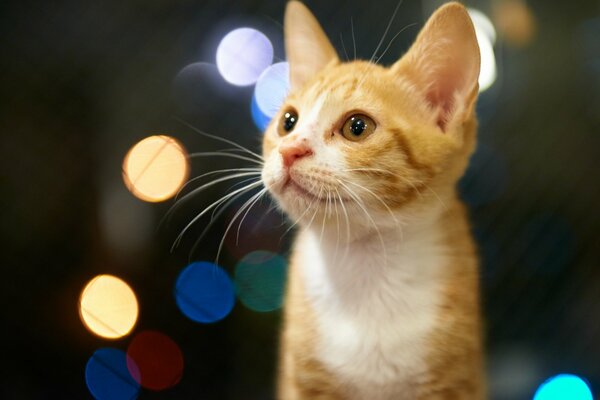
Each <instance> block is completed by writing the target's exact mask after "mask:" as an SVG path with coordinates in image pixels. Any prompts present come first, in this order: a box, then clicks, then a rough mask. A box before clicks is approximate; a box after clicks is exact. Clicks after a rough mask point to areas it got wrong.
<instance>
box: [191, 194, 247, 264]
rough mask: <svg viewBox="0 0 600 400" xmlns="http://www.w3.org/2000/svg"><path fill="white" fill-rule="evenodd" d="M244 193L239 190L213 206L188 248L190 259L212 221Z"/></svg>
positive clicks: (212, 223)
mask: <svg viewBox="0 0 600 400" xmlns="http://www.w3.org/2000/svg"><path fill="white" fill-rule="evenodd" d="M246 193H247V192H240V193H238V194H236V195H235V196H233V197H231V198H229V199H228V200H226V201H223V202H221V203H220V204H219V205H218V206H217V207H215V208H214V209H213V212H212V213H211V216H210V221H209V222H208V224H206V227H205V228H204V230H202V233H200V235H199V236H198V238H197V239H196V241H195V242H194V245H193V246H192V249H191V250H190V261H191V256H192V255H193V254H194V253H195V252H196V249H197V248H198V246H199V245H200V242H201V241H202V239H203V238H204V236H205V235H206V234H207V233H208V231H209V230H210V228H211V227H212V226H213V225H214V223H215V222H216V221H217V219H218V218H219V217H220V216H221V214H223V213H224V212H225V210H227V208H228V207H229V206H230V205H231V204H233V203H234V202H235V201H237V199H239V198H240V197H242V196H243V195H245V194H246ZM217 210H218V211H217ZM215 212H216V213H215Z"/></svg>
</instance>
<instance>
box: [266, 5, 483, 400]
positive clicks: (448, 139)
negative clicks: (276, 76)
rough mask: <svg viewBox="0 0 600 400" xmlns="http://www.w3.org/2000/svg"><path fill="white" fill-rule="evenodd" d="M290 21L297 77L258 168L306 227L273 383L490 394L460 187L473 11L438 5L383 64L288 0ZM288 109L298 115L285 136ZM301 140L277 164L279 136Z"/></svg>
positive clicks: (471, 82)
mask: <svg viewBox="0 0 600 400" xmlns="http://www.w3.org/2000/svg"><path fill="white" fill-rule="evenodd" d="M285 22H286V32H285V33H286V51H287V53H288V59H289V60H290V69H291V82H292V92H291V94H290V96H289V97H288V99H287V100H286V102H285V105H284V107H282V111H281V113H280V115H279V116H277V117H275V118H274V122H273V123H272V124H271V126H270V127H269V128H268V129H267V131H266V132H265V137H264V142H263V153H264V155H265V160H266V162H265V167H264V170H263V181H264V182H265V185H266V186H267V187H268V188H269V190H270V192H271V193H272V195H273V196H274V197H275V199H276V200H277V201H278V203H279V205H280V206H281V207H282V208H283V209H284V211H286V212H287V214H288V215H289V216H290V217H291V218H292V219H294V220H295V221H297V222H298V223H299V225H300V226H301V232H300V233H299V235H298V237H297V238H296V242H295V246H294V250H293V254H292V256H291V260H290V272H289V282H288V290H287V296H286V302H285V321H284V329H283V334H282V340H281V360H280V374H279V389H278V390H279V391H278V397H279V398H280V399H283V400H294V399H359V398H365V399H403V398H405V399H482V398H484V396H485V384H484V377H483V356H482V340H481V332H480V330H481V326H480V325H481V323H480V310H479V295H478V292H479V288H478V268H477V258H476V251H475V246H474V243H473V240H472V239H471V236H470V233H469V227H468V223H467V216H466V212H465V209H464V207H463V206H462V204H461V203H460V201H459V200H458V199H457V195H456V190H455V186H456V182H457V180H458V179H459V178H460V177H461V176H462V174H463V173H464V170H465V168H466V165H467V163H468V159H469V156H470V154H471V153H472V151H473V149H474V146H475V136H476V118H475V115H474V103H475V100H476V96H477V89H478V87H477V76H478V71H479V50H478V47H477V43H476V41H475V34H474V31H473V27H472V24H471V22H470V19H469V17H468V15H467V14H466V11H465V10H464V8H463V7H462V6H461V5H459V4H458V3H450V4H448V5H445V6H444V7H442V8H440V10H438V11H437V12H436V13H435V14H434V16H432V17H431V18H430V20H429V22H428V23H427V25H426V26H425V28H424V29H423V30H422V32H421V33H420V35H419V37H418V38H417V40H416V42H415V44H414V45H413V47H412V48H411V49H410V50H409V52H408V53H407V54H406V55H405V56H404V57H402V58H401V59H400V60H399V61H398V62H397V63H396V64H394V65H393V66H392V67H390V68H384V67H382V66H379V65H375V64H371V63H367V62H364V61H354V62H349V63H342V62H340V61H339V60H338V59H337V57H336V56H335V54H333V53H332V47H331V45H330V44H329V42H328V41H327V39H326V37H325V35H324V34H323V32H322V30H321V29H320V27H319V25H318V23H317V22H316V20H315V19H314V17H313V16H312V15H311V14H310V12H309V11H308V10H307V9H306V8H305V7H304V6H303V5H302V4H300V3H298V2H296V1H292V2H290V3H289V4H288V9H287V11H286V21H285ZM310 46H312V47H313V48H314V49H316V50H314V51H315V52H316V54H317V56H316V57H314V58H311V57H308V56H306V55H305V54H306V52H307V48H308V47H310ZM290 110H291V111H294V112H297V114H298V122H297V124H296V125H295V127H294V128H293V129H292V130H291V131H290V132H289V133H287V132H283V135H282V134H281V133H282V131H281V129H280V125H279V124H280V121H281V119H282V118H284V113H285V112H289V111H290ZM357 113H358V114H365V115H368V116H370V117H371V118H372V119H373V120H374V121H375V123H376V129H375V131H374V132H373V133H372V134H371V135H370V136H368V137H365V138H364V139H359V140H357V141H349V140H347V139H346V138H345V137H344V136H343V135H342V134H340V130H341V126H342V125H343V123H344V121H345V120H346V119H347V118H348V117H349V116H351V115H355V114H357ZM283 144H285V146H283ZM296 145H297V146H296ZM300 145H302V146H304V147H302V148H309V149H310V152H303V153H301V154H300V153H299V154H298V158H297V160H296V161H295V162H294V163H293V164H292V165H291V166H290V167H286V166H283V164H282V161H281V159H282V155H281V154H280V153H281V152H282V151H291V150H282V149H283V148H285V149H296V148H299V147H298V146H300ZM294 146H296V147H294ZM290 182H293V184H290ZM298 187H300V189H298ZM358 260H360V261H358ZM346 267H347V268H346ZM332 310H334V311H335V312H334V314H331V313H332V312H333V311H332ZM415 310H416V311H418V312H417V313H416V314H420V315H415ZM338 317H339V329H340V333H339V335H340V336H339V337H340V340H342V341H346V342H347V343H348V347H347V349H346V348H344V347H343V346H342V347H341V348H338V346H337V343H336V339H335V338H336V334H337V332H331V330H332V329H333V330H336V329H337V326H336V325H335V324H333V325H330V324H332V322H331V318H338ZM366 321H368V323H367V322H366ZM391 322H393V323H391ZM396 323H397V324H396ZM395 324H396V325H395ZM365 325H370V326H365ZM413 331H414V332H413ZM361 335H363V336H361ZM395 335H397V337H396V336H395ZM362 341H364V344H363V342H362ZM346 342H343V343H346ZM353 352H355V353H353ZM354 363H356V364H357V365H354ZM360 363H364V364H365V365H364V366H363V365H359V364H360ZM370 363H372V365H373V367H372V368H371V367H367V364H369V365H371V364H370ZM361 371H362V372H361Z"/></svg>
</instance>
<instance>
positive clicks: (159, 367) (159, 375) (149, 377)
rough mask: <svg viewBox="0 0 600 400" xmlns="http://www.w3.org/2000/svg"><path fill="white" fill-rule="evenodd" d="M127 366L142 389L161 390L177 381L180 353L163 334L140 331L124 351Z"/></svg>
mask: <svg viewBox="0 0 600 400" xmlns="http://www.w3.org/2000/svg"><path fill="white" fill-rule="evenodd" d="M127 367H128V368H129V371H130V372H131V375H132V376H133V377H134V378H137V382H138V383H139V384H140V385H142V387H144V388H146V389H150V390H164V389H168V388H170V387H172V386H175V385H176V384H177V383H179V381H180V380H181V377H182V376H183V354H182V353H181V349H180V348H179V346H178V345H177V343H175V342H174V341H173V339H171V338H170V337H169V336H167V335H165V334H164V333H161V332H157V331H144V332H140V333H138V334H137V335H136V336H135V337H134V338H133V340H132V341H131V343H130V344H129V347H128V348H127ZM136 371H139V372H137V374H136V373H135V372H136Z"/></svg>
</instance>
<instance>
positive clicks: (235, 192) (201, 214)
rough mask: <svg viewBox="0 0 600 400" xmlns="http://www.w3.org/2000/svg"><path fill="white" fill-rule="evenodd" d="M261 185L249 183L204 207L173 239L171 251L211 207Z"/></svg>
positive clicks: (260, 182)
mask: <svg viewBox="0 0 600 400" xmlns="http://www.w3.org/2000/svg"><path fill="white" fill-rule="evenodd" d="M260 185H262V181H260V180H259V181H256V182H254V183H251V184H249V185H246V186H244V187H242V188H240V189H237V190H234V191H233V192H231V193H228V194H226V195H225V196H223V197H221V198H220V199H219V200H217V201H215V202H214V203H212V204H211V205H209V206H208V207H206V208H205V209H204V210H203V211H202V212H200V213H199V214H198V215H196V216H195V217H194V218H193V219H192V220H191V221H190V222H189V223H188V224H187V225H186V226H185V228H183V230H182V231H181V233H180V234H179V235H177V238H176V239H175V242H174V243H173V246H171V251H173V250H174V249H175V247H177V245H178V244H179V243H180V242H181V239H182V238H183V235H185V233H186V232H187V231H188V230H189V229H190V227H191V226H192V225H193V224H194V223H196V221H198V220H199V219H200V218H202V216H203V215H205V214H206V213H207V212H209V211H210V210H212V208H213V207H216V206H217V205H219V204H220V203H221V202H223V201H227V200H228V199H229V198H231V197H233V196H235V195H236V194H238V193H241V192H243V191H247V190H250V189H252V188H254V187H256V186H260Z"/></svg>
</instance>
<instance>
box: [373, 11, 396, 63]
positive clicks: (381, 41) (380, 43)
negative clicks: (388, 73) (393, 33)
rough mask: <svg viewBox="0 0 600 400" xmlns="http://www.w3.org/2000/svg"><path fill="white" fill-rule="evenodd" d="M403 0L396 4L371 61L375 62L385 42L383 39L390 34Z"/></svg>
mask: <svg viewBox="0 0 600 400" xmlns="http://www.w3.org/2000/svg"><path fill="white" fill-rule="evenodd" d="M402 1H403V0H400V1H399V2H398V4H397V5H396V8H395V9H394V12H393V13H392V16H391V17H390V21H389V22H388V24H387V26H386V28H385V31H384V32H383V36H382V37H381V40H380V41H379V43H378V44H377V47H376V48H375V51H374V52H373V55H372V56H371V58H369V62H373V60H374V59H375V55H376V54H377V52H378V51H379V48H380V47H381V45H382V44H383V41H384V40H385V37H386V36H387V34H388V31H389V30H390V28H391V26H392V23H393V22H394V19H395V18H396V14H397V13H398V10H399V9H400V6H401V5H402Z"/></svg>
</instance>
